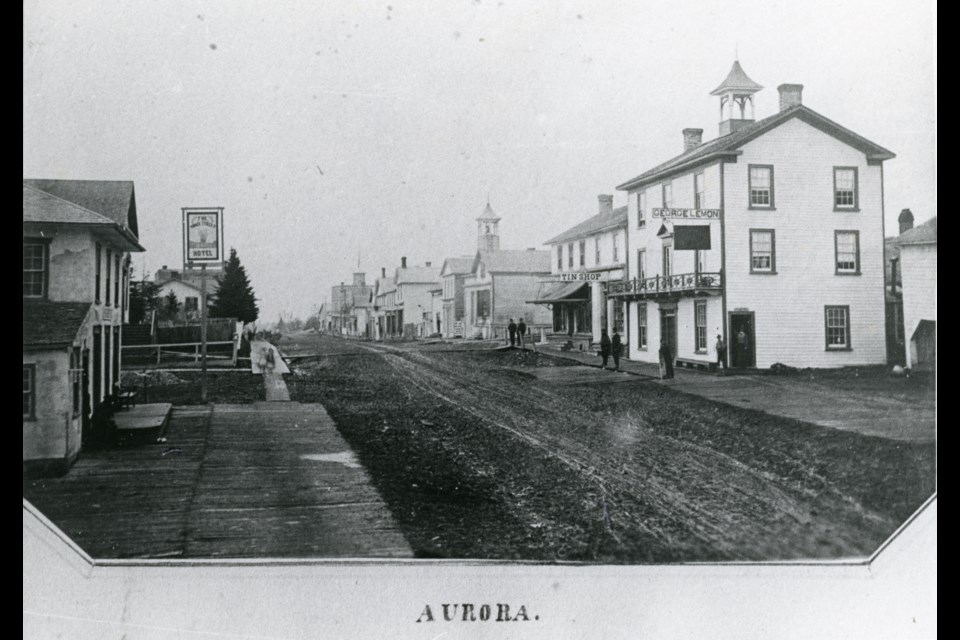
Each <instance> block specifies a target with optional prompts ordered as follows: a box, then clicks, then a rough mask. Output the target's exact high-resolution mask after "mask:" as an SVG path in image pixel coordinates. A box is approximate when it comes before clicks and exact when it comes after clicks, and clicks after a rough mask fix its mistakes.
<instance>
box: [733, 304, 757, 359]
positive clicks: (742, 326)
mask: <svg viewBox="0 0 960 640" xmlns="http://www.w3.org/2000/svg"><path fill="white" fill-rule="evenodd" d="M755 336H756V324H755V319H754V314H753V312H752V311H733V312H731V313H730V340H729V345H730V346H729V348H730V350H731V353H730V366H731V367H734V368H749V367H754V366H756V363H757V351H756V340H755Z"/></svg>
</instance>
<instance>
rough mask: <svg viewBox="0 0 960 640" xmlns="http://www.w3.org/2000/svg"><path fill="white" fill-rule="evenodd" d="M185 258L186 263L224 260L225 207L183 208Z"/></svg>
mask: <svg viewBox="0 0 960 640" xmlns="http://www.w3.org/2000/svg"><path fill="white" fill-rule="evenodd" d="M183 258H184V262H185V263H186V264H208V263H219V262H222V261H223V208H222V207H216V208H214V207H211V208H205V209H184V210H183Z"/></svg>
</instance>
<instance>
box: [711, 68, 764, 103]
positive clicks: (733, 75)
mask: <svg viewBox="0 0 960 640" xmlns="http://www.w3.org/2000/svg"><path fill="white" fill-rule="evenodd" d="M760 89H763V87H762V86H761V85H759V84H757V83H756V82H754V81H753V80H751V79H750V78H749V77H748V76H747V74H746V73H745V72H744V70H743V67H741V66H740V61H739V60H734V61H733V66H732V67H730V73H728V74H727V77H726V79H725V80H724V81H723V82H721V83H720V86H719V87H717V88H716V89H714V90H713V91H711V92H710V95H712V96H719V95H723V94H724V93H730V92H733V93H737V92H749V93H754V92H756V91H760Z"/></svg>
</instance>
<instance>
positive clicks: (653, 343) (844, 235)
mask: <svg viewBox="0 0 960 640" xmlns="http://www.w3.org/2000/svg"><path fill="white" fill-rule="evenodd" d="M761 88H762V87H761V86H760V85H758V84H757V83H755V82H753V81H752V80H750V78H748V77H747V75H746V74H745V73H744V71H743V69H742V68H741V67H740V64H739V63H738V62H735V63H734V65H733V68H732V69H731V71H730V73H729V75H728V76H727V78H726V80H724V82H723V83H722V84H721V85H720V86H719V87H717V89H715V90H714V91H713V92H712V94H713V95H715V96H718V98H719V101H720V112H721V122H720V131H719V134H720V135H719V136H718V137H717V138H715V139H714V140H711V141H709V142H703V141H702V133H703V131H702V129H685V130H684V131H683V141H684V149H683V153H681V154H680V155H678V156H676V157H674V158H672V159H670V160H668V161H666V162H664V163H662V164H660V165H658V166H656V167H654V168H652V169H650V170H649V171H646V172H644V173H641V174H640V175H638V176H637V177H635V178H633V179H631V180H628V181H626V182H624V183H623V184H621V185H620V186H619V187H618V189H620V190H623V191H626V192H627V193H628V223H627V225H628V226H627V228H628V234H629V238H628V245H629V251H630V253H629V254H628V279H627V280H625V281H624V282H612V283H610V284H609V285H608V296H610V297H612V298H615V299H620V300H622V301H624V302H626V303H627V316H628V325H629V331H628V341H629V343H630V349H629V357H630V358H631V359H637V360H641V361H649V362H656V361H657V360H658V350H659V348H660V346H661V341H664V342H666V343H667V344H668V345H669V346H670V349H671V354H673V357H674V358H676V359H677V361H678V363H679V364H691V365H698V366H705V365H708V364H709V363H713V362H716V360H717V353H716V350H715V345H716V339H717V336H718V335H719V336H723V337H724V340H725V343H726V345H727V350H728V358H729V360H728V361H729V363H730V364H731V365H732V366H738V367H759V368H763V367H769V366H771V365H773V364H774V363H783V364H787V365H791V366H797V367H840V366H847V365H864V364H882V363H884V362H885V359H886V355H885V351H886V345H885V335H884V259H883V247H884V234H883V207H884V204H883V171H882V164H883V161H884V160H889V159H891V158H893V157H894V154H893V153H891V152H890V151H888V150H886V149H884V148H883V147H880V146H879V145H877V144H874V143H873V142H871V141H869V140H867V139H865V138H863V137H862V136H859V135H857V134H856V133H853V132H852V131H850V130H848V129H845V128H844V127H842V126H840V125H839V124H837V123H835V122H832V121H831V120H829V119H827V118H825V117H824V116H822V115H820V114H818V113H816V112H815V111H813V110H811V109H809V108H808V107H806V106H804V105H803V104H802V101H801V92H802V89H803V87H802V85H795V84H783V85H780V87H779V92H780V110H779V112H778V113H776V114H774V115H772V116H769V117H767V118H764V119H761V120H754V117H753V95H754V94H755V93H756V92H757V91H759V90H760V89H761Z"/></svg>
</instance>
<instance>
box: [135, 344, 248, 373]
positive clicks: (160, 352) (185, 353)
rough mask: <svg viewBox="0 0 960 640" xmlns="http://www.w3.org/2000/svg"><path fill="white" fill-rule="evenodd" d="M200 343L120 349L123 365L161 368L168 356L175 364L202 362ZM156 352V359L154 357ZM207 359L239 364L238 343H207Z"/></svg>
mask: <svg viewBox="0 0 960 640" xmlns="http://www.w3.org/2000/svg"><path fill="white" fill-rule="evenodd" d="M200 347H201V343H199V342H175V343H170V344H125V345H122V346H121V347H120V356H121V360H122V362H123V363H126V364H139V365H143V364H146V363H150V364H156V366H158V367H159V366H160V365H161V364H162V363H163V358H164V356H166V357H167V358H168V359H172V360H173V361H175V362H183V361H184V360H193V362H195V363H198V362H200ZM211 347H214V353H210V348H211ZM219 347H229V349H220V348H219ZM154 352H156V358H154V357H153V354H154ZM141 354H142V355H141ZM207 359H212V360H229V361H230V362H231V364H233V365H234V366H236V364H237V342H236V341H234V340H217V341H213V342H207Z"/></svg>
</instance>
